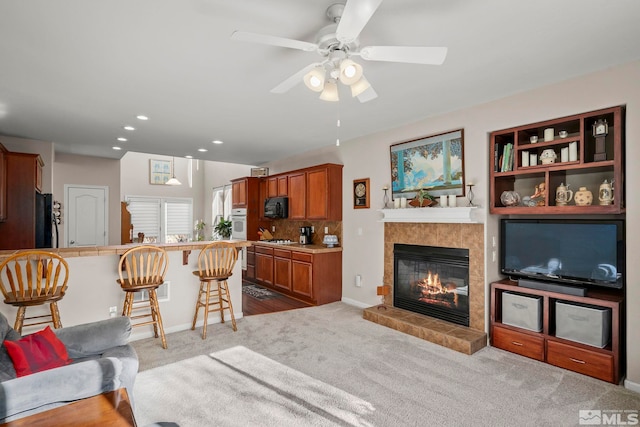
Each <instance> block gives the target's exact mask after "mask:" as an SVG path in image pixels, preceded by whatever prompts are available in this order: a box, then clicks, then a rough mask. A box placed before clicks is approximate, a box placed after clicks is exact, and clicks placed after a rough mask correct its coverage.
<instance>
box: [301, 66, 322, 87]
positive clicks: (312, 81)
mask: <svg viewBox="0 0 640 427" xmlns="http://www.w3.org/2000/svg"><path fill="white" fill-rule="evenodd" d="M324 79H325V71H324V68H323V67H315V68H313V69H312V70H311V71H309V72H308V73H307V74H305V76H304V84H305V85H307V87H308V88H309V89H311V90H312V91H314V92H322V90H323V89H324Z"/></svg>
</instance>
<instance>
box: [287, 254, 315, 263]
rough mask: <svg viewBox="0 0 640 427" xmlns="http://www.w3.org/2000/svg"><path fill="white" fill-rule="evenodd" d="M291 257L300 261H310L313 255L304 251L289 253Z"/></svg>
mask: <svg viewBox="0 0 640 427" xmlns="http://www.w3.org/2000/svg"><path fill="white" fill-rule="evenodd" d="M291 259H295V260H296V261H302V262H312V260H313V255H311V254H306V253H304V252H293V253H292V254H291Z"/></svg>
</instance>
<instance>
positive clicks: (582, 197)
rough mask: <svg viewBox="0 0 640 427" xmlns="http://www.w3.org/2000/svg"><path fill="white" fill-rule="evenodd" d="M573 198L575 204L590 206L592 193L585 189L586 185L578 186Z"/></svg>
mask: <svg viewBox="0 0 640 427" xmlns="http://www.w3.org/2000/svg"><path fill="white" fill-rule="evenodd" d="M573 200H574V201H575V202H576V206H590V205H591V203H592V202H593V194H592V193H591V191H589V190H587V187H580V189H579V190H578V191H576V193H575V194H574V195H573Z"/></svg>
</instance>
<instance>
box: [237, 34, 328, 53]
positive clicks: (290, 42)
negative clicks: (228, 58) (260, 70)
mask: <svg viewBox="0 0 640 427" xmlns="http://www.w3.org/2000/svg"><path fill="white" fill-rule="evenodd" d="M231 40H235V41H241V42H249V43H261V44H266V45H271V46H280V47H288V48H290V49H299V50H304V51H306V52H312V51H314V50H316V49H317V48H318V45H317V44H315V43H308V42H303V41H300V40H294V39H287V38H284V37H276V36H268V35H265V34H257V33H249V32H246V31H234V32H233V33H232V34H231Z"/></svg>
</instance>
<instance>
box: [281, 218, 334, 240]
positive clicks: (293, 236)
mask: <svg viewBox="0 0 640 427" xmlns="http://www.w3.org/2000/svg"><path fill="white" fill-rule="evenodd" d="M272 225H274V226H275V227H276V231H275V233H273V232H272V233H271V234H273V238H274V239H290V240H292V241H294V242H297V241H298V238H299V237H300V227H307V226H313V227H314V233H313V235H312V236H311V242H312V243H313V244H314V245H321V244H322V239H323V238H324V235H325V234H333V235H336V236H338V245H342V221H293V220H288V219H278V220H274V221H273V222H272ZM325 227H327V229H328V230H329V232H328V233H325V232H324V228H325Z"/></svg>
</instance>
